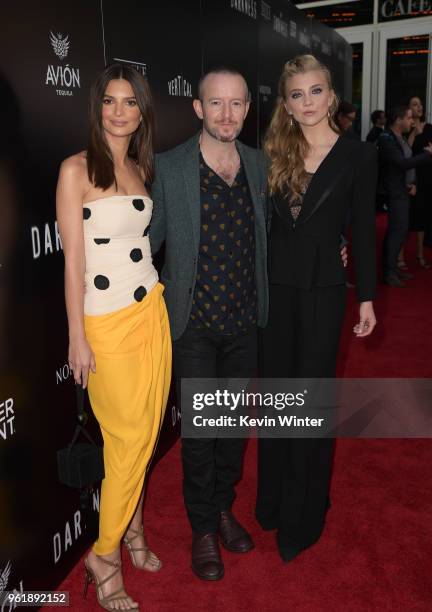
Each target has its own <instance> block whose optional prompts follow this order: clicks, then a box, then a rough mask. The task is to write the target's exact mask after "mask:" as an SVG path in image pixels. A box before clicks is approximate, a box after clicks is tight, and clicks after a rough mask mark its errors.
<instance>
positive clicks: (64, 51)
mask: <svg viewBox="0 0 432 612" xmlns="http://www.w3.org/2000/svg"><path fill="white" fill-rule="evenodd" d="M49 41H50V43H51V47H52V50H53V51H54V53H55V55H56V56H57V57H58V59H59V60H60V61H61V62H63V60H64V59H65V58H66V57H67V56H68V54H69V49H70V44H71V43H70V40H69V34H62V33H61V32H57V34H53V32H50V34H49ZM45 85H51V86H52V87H55V88H56V94H57V95H58V96H73V90H74V89H76V88H80V87H81V81H80V71H79V68H74V67H72V66H69V64H58V65H54V64H48V67H47V72H46V77H45Z"/></svg>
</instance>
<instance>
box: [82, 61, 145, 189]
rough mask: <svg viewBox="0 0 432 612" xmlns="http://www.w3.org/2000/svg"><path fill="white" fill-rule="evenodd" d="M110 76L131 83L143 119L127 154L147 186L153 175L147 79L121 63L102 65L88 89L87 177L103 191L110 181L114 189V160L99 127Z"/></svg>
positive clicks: (102, 130)
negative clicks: (140, 172) (101, 69)
mask: <svg viewBox="0 0 432 612" xmlns="http://www.w3.org/2000/svg"><path fill="white" fill-rule="evenodd" d="M113 79H124V80H125V81H128V83H130V85H131V87H132V89H133V92H134V95H135V98H136V101H137V104H138V108H139V109H140V111H141V116H142V120H141V121H140V124H139V126H138V128H137V130H136V132H135V133H134V134H133V135H132V137H131V140H130V143H129V150H128V156H129V157H130V158H131V159H133V160H134V161H135V162H136V163H137V165H138V167H139V169H140V170H141V171H142V173H143V175H144V178H145V183H146V185H150V184H151V183H152V181H153V175H154V157H153V133H154V113H153V100H152V95H151V92H150V87H149V85H148V82H147V79H146V78H145V77H144V76H143V75H142V74H140V73H139V72H138V71H137V70H135V68H131V67H130V66H127V65H125V64H120V63H115V64H111V66H108V67H107V68H105V70H103V71H102V72H101V73H100V74H99V75H98V77H97V78H96V80H95V82H94V83H93V85H92V88H91V91H90V105H89V119H90V137H89V143H88V147H87V171H88V177H89V180H90V181H91V182H92V183H93V185H94V186H95V187H100V188H101V189H103V190H106V189H109V187H111V185H113V184H114V185H115V186H116V189H117V181H116V178H115V174H114V163H113V159H112V155H111V151H110V148H109V146H108V143H107V140H106V138H105V134H104V129H103V127H102V105H103V99H104V96H105V92H106V90H107V87H108V83H109V82H110V81H112V80H113Z"/></svg>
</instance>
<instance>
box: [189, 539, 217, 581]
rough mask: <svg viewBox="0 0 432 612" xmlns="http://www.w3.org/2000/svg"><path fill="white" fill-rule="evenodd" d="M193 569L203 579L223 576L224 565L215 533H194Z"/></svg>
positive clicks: (214, 578)
mask: <svg viewBox="0 0 432 612" xmlns="http://www.w3.org/2000/svg"><path fill="white" fill-rule="evenodd" d="M192 571H193V572H194V574H195V575H196V576H198V578H201V580H220V579H221V578H222V577H223V575H224V566H223V563H222V559H221V556H220V551H219V542H218V538H217V535H216V534H215V533H204V534H196V533H195V534H194V535H193V539H192Z"/></svg>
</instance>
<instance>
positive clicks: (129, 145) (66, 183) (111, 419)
mask: <svg viewBox="0 0 432 612" xmlns="http://www.w3.org/2000/svg"><path fill="white" fill-rule="evenodd" d="M152 136H153V109H152V100H151V94H150V90H149V86H148V84H147V81H146V79H145V78H144V77H143V76H142V75H141V74H139V73H138V72H137V71H136V70H134V69H133V68H130V67H129V66H124V65H122V64H119V63H117V64H113V65H112V66H109V67H108V68H106V69H105V70H104V71H103V72H102V73H101V74H100V75H99V76H98V78H97V79H96V81H95V83H94V85H93V87H92V91H91V97H90V139H89V145H88V148H87V150H86V151H83V152H81V153H78V154H76V155H73V156H72V157H69V158H68V159H66V160H65V161H64V162H63V163H62V165H61V168H60V175H59V180H58V186H57V218H58V224H59V228H60V234H61V238H62V243H63V250H64V255H65V295H66V309H67V315H68V322H69V364H70V366H71V368H72V369H73V373H74V378H75V381H76V383H77V384H82V385H83V386H84V387H86V386H87V384H88V392H89V397H90V402H91V405H92V409H93V411H94V414H95V416H96V418H97V420H98V422H99V425H100V427H101V431H102V435H103V439H104V463H105V479H104V480H103V482H102V490H101V504H100V524H99V537H98V540H97V541H96V542H95V544H94V545H93V548H92V550H91V551H90V553H89V555H88V556H87V558H86V560H85V570H86V588H85V593H86V592H87V586H88V583H89V582H92V581H93V582H95V584H96V594H97V598H98V602H99V604H100V605H101V606H102V607H103V608H105V609H108V610H114V609H127V610H129V609H136V608H137V607H138V604H137V603H136V602H135V601H133V600H132V598H131V597H130V596H129V595H127V593H126V591H125V590H124V585H123V577H122V572H121V557H120V544H121V539H122V538H123V540H124V543H125V544H126V546H127V548H128V550H129V553H130V558H131V561H132V563H133V565H134V566H135V567H136V568H138V569H144V570H149V571H151V572H155V571H157V570H159V569H160V567H161V562H160V561H159V559H158V558H157V557H156V555H155V554H154V553H152V552H151V551H150V549H149V548H148V547H147V544H146V541H145V538H144V534H143V527H142V504H143V485H144V477H145V474H146V472H147V470H148V467H149V463H150V460H151V457H152V455H153V451H154V448H155V445H156V443H157V439H158V435H159V431H160V428H161V425H162V420H163V414H164V410H165V406H166V402H167V398H168V391H169V385H170V380H171V339H170V332H169V323H168V317H167V312H166V308H165V303H164V300H163V297H162V290H163V287H162V285H160V283H159V282H158V275H157V272H156V270H155V268H154V266H153V263H152V259H151V252H150V244H149V238H148V235H147V234H148V228H149V223H150V219H151V214H152V201H151V199H150V198H149V196H148V192H147V190H146V185H149V184H150V183H151V181H152V178H153V150H152Z"/></svg>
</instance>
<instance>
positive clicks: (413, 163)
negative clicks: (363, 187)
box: [378, 106, 432, 287]
mask: <svg viewBox="0 0 432 612" xmlns="http://www.w3.org/2000/svg"><path fill="white" fill-rule="evenodd" d="M387 117H388V129H386V130H385V131H384V132H383V133H382V134H381V135H380V137H379V138H378V151H379V160H380V179H381V180H382V185H383V188H384V189H385V192H386V196H387V207H388V225H387V232H386V235H385V238H384V244H383V249H384V253H383V272H384V283H385V284H387V285H390V286H392V287H405V286H406V285H405V283H404V282H403V281H404V280H408V279H410V278H412V275H411V274H409V273H408V272H405V271H403V270H401V269H399V268H398V255H399V252H400V250H401V248H402V245H403V244H404V242H405V239H406V236H407V233H408V229H409V207H410V196H413V195H415V191H416V188H415V181H416V177H415V168H416V167H418V166H420V165H422V164H428V163H430V161H431V156H432V144H431V143H430V142H428V143H427V144H426V145H425V146H424V148H423V151H422V152H421V153H419V154H418V155H415V156H413V155H412V151H411V147H410V146H409V144H408V142H407V141H406V139H405V138H404V134H408V133H409V131H410V130H411V129H412V126H413V118H412V111H411V109H410V108H408V107H407V106H397V107H395V108H392V109H391V110H390V111H389V113H388V114H387Z"/></svg>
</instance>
